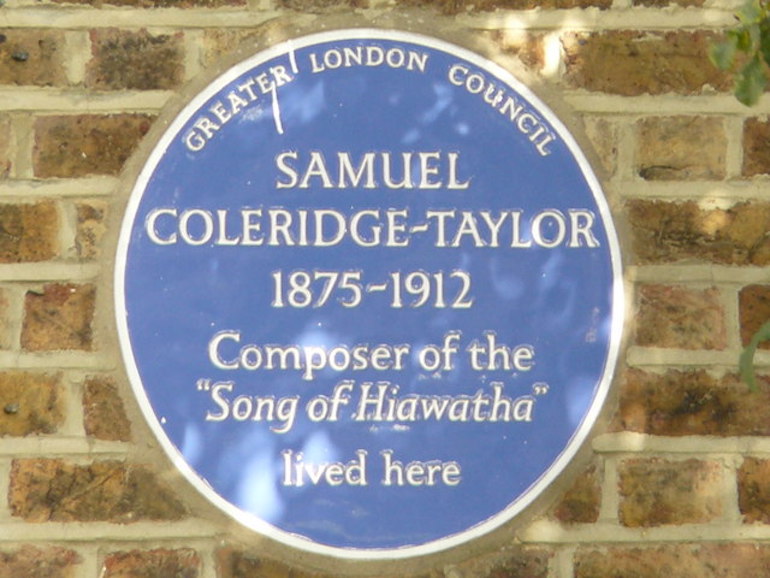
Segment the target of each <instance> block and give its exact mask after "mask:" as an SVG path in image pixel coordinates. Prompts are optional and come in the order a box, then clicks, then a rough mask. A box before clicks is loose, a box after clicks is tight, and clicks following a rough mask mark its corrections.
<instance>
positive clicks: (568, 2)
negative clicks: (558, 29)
mask: <svg viewBox="0 0 770 578" xmlns="http://www.w3.org/2000/svg"><path fill="white" fill-rule="evenodd" d="M397 4H398V5H400V6H408V7H411V6H419V7H428V8H437V9H439V10H440V11H441V12H443V13H444V14H458V13H460V12H471V13H472V12H491V11H494V10H533V9H536V8H541V9H543V10H569V9H572V8H600V9H602V10H605V9H607V8H610V7H611V6H612V0H438V1H436V0H398V2H397Z"/></svg>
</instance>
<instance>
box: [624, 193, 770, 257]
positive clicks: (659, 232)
mask: <svg viewBox="0 0 770 578" xmlns="http://www.w3.org/2000/svg"><path fill="white" fill-rule="evenodd" d="M626 215H627V217H628V220H629V225H630V227H631V236H632V240H631V242H632V249H633V253H634V259H635V261H636V262H637V263H639V264H653V263H673V262H677V261H679V262H684V261H700V262H707V263H708V262H711V263H716V264H723V265H743V266H746V265H756V266H765V265H768V264H770V238H768V236H767V234H766V233H767V231H768V230H769V229H770V205H767V204H765V203H757V202H741V203H737V204H736V205H734V206H732V207H731V208H729V209H704V208H701V207H699V206H698V203H697V202H695V201H684V202H669V201H649V200H633V201H629V202H628V203H627V205H626Z"/></svg>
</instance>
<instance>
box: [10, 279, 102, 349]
mask: <svg viewBox="0 0 770 578" xmlns="http://www.w3.org/2000/svg"><path fill="white" fill-rule="evenodd" d="M95 298H96V288H95V287H94V286H93V285H90V284H89V285H75V284H73V283H66V284H49V285H46V286H45V287H43V290H42V291H29V292H27V295H26V298H25V302H24V305H25V307H24V326H23V328H22V333H21V346H22V347H23V348H24V349H26V350H28V351H55V350H60V349H73V350H83V351H89V350H91V349H92V348H93V346H94V340H93V325H92V322H93V315H94V300H95Z"/></svg>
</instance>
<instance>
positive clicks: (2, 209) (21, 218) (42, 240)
mask: <svg viewBox="0 0 770 578" xmlns="http://www.w3.org/2000/svg"><path fill="white" fill-rule="evenodd" d="M58 236H59V213H58V211H57V209H56V205H54V204H53V203H51V202H49V201H43V202H40V203H31V204H0V263H33V262H39V261H47V260H49V259H52V258H54V257H56V256H57V254H58V252H59V249H58Z"/></svg>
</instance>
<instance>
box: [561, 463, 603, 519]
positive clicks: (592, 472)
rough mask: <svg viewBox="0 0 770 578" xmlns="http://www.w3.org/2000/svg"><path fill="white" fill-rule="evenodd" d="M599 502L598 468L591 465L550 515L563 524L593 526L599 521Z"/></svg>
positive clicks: (600, 496)
mask: <svg viewBox="0 0 770 578" xmlns="http://www.w3.org/2000/svg"><path fill="white" fill-rule="evenodd" d="M601 500H602V492H601V479H600V476H599V468H598V467H597V466H596V464H593V465H591V466H590V467H589V468H588V469H586V470H585V471H584V472H583V473H581V474H580V475H579V476H578V477H577V478H576V479H575V482H574V483H573V484H572V487H570V489H569V490H567V492H566V493H565V494H564V496H563V497H562V499H561V500H560V501H559V503H558V504H557V505H556V507H555V508H554V510H553V513H552V515H553V517H554V518H556V519H557V520H559V521H560V522H562V523H564V524H593V523H594V522H596V521H597V520H598V519H599V509H600V508H601Z"/></svg>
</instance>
